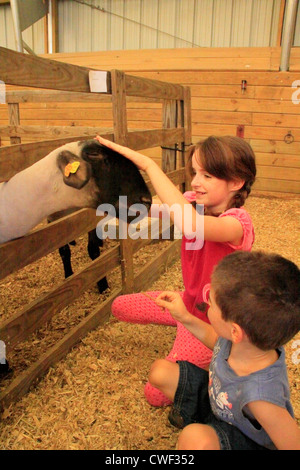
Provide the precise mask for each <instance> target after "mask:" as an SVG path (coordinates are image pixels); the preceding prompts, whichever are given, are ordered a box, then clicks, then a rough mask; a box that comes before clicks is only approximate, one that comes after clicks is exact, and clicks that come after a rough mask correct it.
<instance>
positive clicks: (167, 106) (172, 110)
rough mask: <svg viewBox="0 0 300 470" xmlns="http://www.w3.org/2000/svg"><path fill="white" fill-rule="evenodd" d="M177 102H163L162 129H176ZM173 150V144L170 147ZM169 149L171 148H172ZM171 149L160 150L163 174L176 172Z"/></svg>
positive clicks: (174, 154) (174, 152) (174, 158)
mask: <svg viewBox="0 0 300 470" xmlns="http://www.w3.org/2000/svg"><path fill="white" fill-rule="evenodd" d="M177 120H178V119H177V101H176V100H164V102H163V128H164V129H169V128H172V127H177ZM172 147H174V148H175V144H174V145H172ZM172 147H171V148H172ZM171 148H163V150H162V170H163V171H164V172H165V173H168V172H169V171H173V170H176V158H177V152H176V150H172V149H171Z"/></svg>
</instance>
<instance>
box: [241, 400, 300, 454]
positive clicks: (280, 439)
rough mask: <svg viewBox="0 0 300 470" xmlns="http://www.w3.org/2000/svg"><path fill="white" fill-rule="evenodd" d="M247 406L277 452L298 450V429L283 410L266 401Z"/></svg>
mask: <svg viewBox="0 0 300 470" xmlns="http://www.w3.org/2000/svg"><path fill="white" fill-rule="evenodd" d="M247 406H248V408H249V410H250V411H251V413H252V414H253V416H254V417H255V419H256V420H257V421H258V422H259V423H260V425H261V426H262V427H263V428H264V430H265V431H266V433H267V434H268V435H269V437H270V439H271V440H272V442H273V443H274V445H275V447H276V448H277V449H278V450H300V429H299V427H298V426H297V423H296V421H295V420H294V419H293V418H292V416H291V415H290V413H289V412H288V411H287V410H286V409H285V408H281V407H280V406H277V405H274V404H273V403H269V402H266V401H253V402H251V403H248V405H247Z"/></svg>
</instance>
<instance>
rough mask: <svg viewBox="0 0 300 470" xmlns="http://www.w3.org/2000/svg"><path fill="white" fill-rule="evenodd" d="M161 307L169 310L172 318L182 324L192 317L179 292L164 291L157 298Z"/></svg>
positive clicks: (157, 302)
mask: <svg viewBox="0 0 300 470" xmlns="http://www.w3.org/2000/svg"><path fill="white" fill-rule="evenodd" d="M156 304H157V305H158V306H159V307H162V308H167V309H168V310H169V312H170V314H171V315H172V317H173V318H174V319H175V320H177V321H179V322H180V323H185V322H186V321H187V320H188V319H189V318H190V316H191V314H190V313H189V312H188V311H187V309H186V306H185V305H184V303H183V300H182V298H181V295H180V294H179V293H178V292H172V291H164V292H161V293H160V294H159V295H158V296H157V298H156Z"/></svg>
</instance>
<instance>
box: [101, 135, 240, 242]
mask: <svg viewBox="0 0 300 470" xmlns="http://www.w3.org/2000/svg"><path fill="white" fill-rule="evenodd" d="M97 140H98V141H99V142H100V143H101V144H102V145H105V146H106V147H109V148H111V149H112V150H114V151H116V152H118V153H120V154H122V155H124V156H125V157H126V158H128V159H129V160H131V161H132V162H133V163H134V164H135V165H136V166H137V167H138V168H139V169H140V170H142V171H145V172H146V173H147V175H148V176H149V179H150V181H151V183H152V185H153V187H154V190H155V193H156V194H157V196H158V197H159V199H160V200H161V202H162V203H164V204H166V205H168V206H169V207H171V206H172V205H176V206H177V209H179V208H181V210H175V211H174V212H173V211H171V212H170V216H171V218H172V220H173V221H174V224H175V225H176V226H177V227H178V228H179V229H180V230H181V231H182V233H183V234H184V235H186V236H187V237H189V235H190V236H192V235H193V234H194V236H195V233H196V230H197V229H198V230H199V226H201V225H202V226H203V225H204V227H203V229H204V230H203V232H204V233H203V238H204V240H210V241H216V242H224V243H225V242H229V243H233V244H238V243H239V241H240V240H241V238H242V236H243V228H242V225H241V223H240V222H239V221H238V220H237V219H235V218H234V217H212V216H202V215H200V214H197V212H196V210H195V209H194V208H192V209H190V207H191V205H190V203H189V202H188V201H187V200H186V199H185V198H184V196H183V194H182V193H181V192H180V191H179V190H178V189H177V188H176V186H174V184H173V183H172V181H170V180H169V178H168V177H167V176H166V175H165V173H164V172H163V171H162V170H161V169H160V168H159V166H158V165H157V164H156V163H155V162H154V161H153V160H152V159H151V158H150V157H147V156H145V155H142V154H141V153H139V152H136V151H134V150H131V149H129V148H127V147H123V146H122V145H119V144H116V143H114V142H111V141H110V140H107V139H103V137H99V136H97ZM187 206H189V209H186V208H187ZM188 210H191V212H190V213H191V218H192V220H189V224H188V227H187V226H186V227H185V220H184V213H185V211H188ZM203 217H204V224H203V220H202V222H201V220H200V219H201V218H203ZM197 221H198V223H197Z"/></svg>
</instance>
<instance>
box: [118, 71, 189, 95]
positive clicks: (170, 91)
mask: <svg viewBox="0 0 300 470" xmlns="http://www.w3.org/2000/svg"><path fill="white" fill-rule="evenodd" d="M125 88H126V94H127V95H128V96H143V97H148V98H161V99H169V100H172V99H174V100H182V99H183V87H182V86H180V85H175V84H172V83H164V82H161V81H158V80H157V81H155V80H149V79H147V78H143V79H141V78H137V77H135V76H134V75H127V74H126V75H125Z"/></svg>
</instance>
